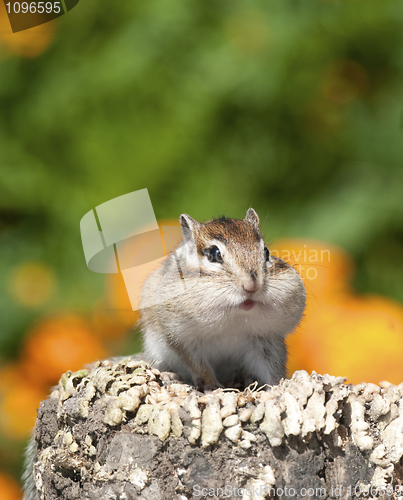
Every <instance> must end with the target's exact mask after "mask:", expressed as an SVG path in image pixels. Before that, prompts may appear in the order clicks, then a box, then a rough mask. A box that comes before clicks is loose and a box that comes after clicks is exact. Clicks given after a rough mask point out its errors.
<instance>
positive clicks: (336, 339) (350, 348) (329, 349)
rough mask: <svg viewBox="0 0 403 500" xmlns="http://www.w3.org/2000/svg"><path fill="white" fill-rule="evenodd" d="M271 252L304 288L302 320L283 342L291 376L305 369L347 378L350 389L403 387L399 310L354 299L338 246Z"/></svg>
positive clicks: (302, 245) (346, 260) (290, 244)
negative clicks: (295, 273) (363, 385)
mask: <svg viewBox="0 0 403 500" xmlns="http://www.w3.org/2000/svg"><path fill="white" fill-rule="evenodd" d="M272 248H275V249H277V250H278V252H279V256H280V257H283V258H284V259H285V260H287V261H288V262H289V263H291V264H293V265H294V267H295V268H296V269H297V270H298V272H300V274H301V276H302V277H303V279H304V283H305V286H306V289H307V308H306V313H305V318H304V319H303V321H302V324H301V326H300V327H299V328H298V330H297V331H296V332H295V333H294V334H293V335H291V336H290V337H289V338H288V342H287V343H288V348H289V365H288V368H289V372H290V374H291V373H292V372H294V371H295V370H300V369H304V370H307V371H308V372H311V371H312V370H315V371H316V372H318V373H330V374H331V375H341V376H347V377H348V382H349V383H353V384H356V383H359V382H362V381H365V382H373V383H379V382H380V381H381V380H388V381H389V382H392V383H395V384H399V383H400V382H402V381H403V366H402V365H401V359H402V357H403V307H402V306H401V305H400V304H398V303H396V302H394V301H393V300H390V299H386V298H383V297H378V296H374V295H373V296H364V295H357V294H356V293H355V291H354V290H353V288H352V286H351V284H350V279H351V277H352V272H353V266H352V262H351V259H350V257H349V256H348V255H347V254H346V253H345V252H344V251H342V250H341V249H340V248H338V247H335V246H332V245H325V244H324V243H321V242H316V241H308V242H307V241H302V240H282V241H278V242H275V243H274V244H273V245H272ZM287 256H289V257H288V258H287Z"/></svg>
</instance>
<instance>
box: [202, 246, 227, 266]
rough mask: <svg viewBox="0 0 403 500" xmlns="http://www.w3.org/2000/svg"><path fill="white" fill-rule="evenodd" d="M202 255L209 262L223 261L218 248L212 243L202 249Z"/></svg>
mask: <svg viewBox="0 0 403 500" xmlns="http://www.w3.org/2000/svg"><path fill="white" fill-rule="evenodd" d="M204 255H205V256H206V257H207V258H208V260H209V261H210V262H218V263H219V264H222V263H223V262H224V261H223V258H222V257H221V252H220V250H219V248H218V247H217V246H215V245H213V246H212V247H211V248H207V249H206V250H205V251H204Z"/></svg>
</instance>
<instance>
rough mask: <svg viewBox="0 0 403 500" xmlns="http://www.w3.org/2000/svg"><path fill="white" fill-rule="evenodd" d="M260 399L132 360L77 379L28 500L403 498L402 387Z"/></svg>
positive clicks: (38, 462) (55, 398) (40, 451)
mask: <svg viewBox="0 0 403 500" xmlns="http://www.w3.org/2000/svg"><path fill="white" fill-rule="evenodd" d="M252 389H253V388H249V389H247V390H245V391H244V392H236V391H233V390H231V391H229V390H221V389H219V390H217V391H214V392H212V393H208V394H202V393H200V392H197V391H196V390H195V389H194V388H192V387H190V386H187V385H185V384H182V383H179V382H177V381H175V380H172V376H170V375H169V374H166V373H163V374H160V373H159V372H158V371H157V370H154V369H151V367H150V366H149V365H147V364H146V363H144V362H138V361H136V360H130V359H127V360H124V361H121V362H120V363H117V364H113V363H111V362H106V363H105V362H104V363H98V364H97V365H95V366H94V367H93V368H92V369H91V371H89V372H87V371H86V370H82V371H80V372H77V373H75V374H72V373H69V372H68V373H67V374H65V375H64V376H63V377H62V379H61V381H60V384H59V389H58V390H56V391H54V392H53V393H52V395H51V397H50V398H49V399H48V400H46V401H44V402H42V403H41V407H40V409H39V411H38V419H37V423H36V428H35V440H36V448H37V449H36V454H35V456H33V457H32V458H31V465H30V466H29V467H30V468H31V470H32V468H33V480H34V483H35V484H34V483H33V482H32V481H31V483H32V484H31V493H27V494H26V497H25V498H29V499H34V498H35V499H46V500H55V499H63V500H76V499H77V500H78V499H91V500H92V499H94V500H95V499H97V500H99V499H116V500H117V499H120V500H123V499H126V500H129V499H138V498H142V499H146V500H159V499H161V500H162V499H174V500H185V499H190V498H212V497H213V498H214V497H215V498H217V497H218V498H242V499H251V498H253V499H264V498H288V497H290V498H341V499H347V498H354V497H357V496H359V495H358V493H360V492H361V494H362V496H363V497H365V498H378V497H381V498H396V497H398V496H402V495H403V488H402V490H400V484H401V482H402V481H403V469H402V467H401V465H402V462H401V457H402V455H403V403H401V401H402V395H403V385H401V386H398V387H396V386H389V387H384V388H381V387H379V386H376V385H373V384H360V385H358V386H348V385H345V384H344V379H341V378H336V377H331V376H329V375H324V376H321V375H317V374H316V373H313V374H312V375H310V376H309V375H308V374H307V373H306V372H296V373H295V374H294V376H293V378H292V379H290V380H285V381H283V382H282V383H281V384H280V385H279V386H276V387H272V388H269V389H268V390H266V391H264V390H263V391H262V390H260V391H256V390H252ZM32 462H34V463H33V464H32ZM28 472H29V471H28ZM28 483H29V480H28ZM385 488H386V489H385ZM28 490H29V487H28ZM392 490H393V491H392ZM392 493H393V495H394V496H393V495H392Z"/></svg>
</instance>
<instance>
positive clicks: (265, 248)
mask: <svg viewBox="0 0 403 500" xmlns="http://www.w3.org/2000/svg"><path fill="white" fill-rule="evenodd" d="M264 258H265V261H266V262H270V251H269V249H268V248H267V247H264Z"/></svg>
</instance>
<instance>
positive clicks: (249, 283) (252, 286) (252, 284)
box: [242, 271, 258, 293]
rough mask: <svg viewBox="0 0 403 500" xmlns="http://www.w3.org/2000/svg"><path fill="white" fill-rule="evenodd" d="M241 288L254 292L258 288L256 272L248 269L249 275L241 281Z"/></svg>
mask: <svg viewBox="0 0 403 500" xmlns="http://www.w3.org/2000/svg"><path fill="white" fill-rule="evenodd" d="M242 288H243V289H244V290H245V291H246V292H250V293H253V292H256V290H257V289H258V282H257V273H256V272H255V271H250V273H249V277H248V278H246V279H244V280H243V282H242Z"/></svg>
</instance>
